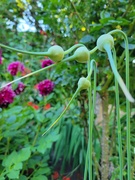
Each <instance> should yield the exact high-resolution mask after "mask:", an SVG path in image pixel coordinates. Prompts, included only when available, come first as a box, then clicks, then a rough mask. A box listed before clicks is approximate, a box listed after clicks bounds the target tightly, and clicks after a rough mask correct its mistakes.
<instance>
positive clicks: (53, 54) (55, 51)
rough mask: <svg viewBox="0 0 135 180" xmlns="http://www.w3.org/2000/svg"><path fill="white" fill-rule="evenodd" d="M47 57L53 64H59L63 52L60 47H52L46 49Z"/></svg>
mask: <svg viewBox="0 0 135 180" xmlns="http://www.w3.org/2000/svg"><path fill="white" fill-rule="evenodd" d="M48 53H49V55H48V56H49V57H50V58H51V59H52V60H53V61H54V62H59V61H61V60H62V59H63V57H64V50H63V48H62V47H61V46H58V45H54V46H52V47H50V48H49V49H48Z"/></svg>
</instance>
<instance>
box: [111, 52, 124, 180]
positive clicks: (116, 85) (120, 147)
mask: <svg viewBox="0 0 135 180" xmlns="http://www.w3.org/2000/svg"><path fill="white" fill-rule="evenodd" d="M113 58H114V62H115V65H116V67H117V62H116V52H115V49H113ZM115 97H116V113H117V126H118V151H119V164H120V180H123V151H122V137H121V122H120V111H119V110H120V106H119V104H120V102H119V87H118V82H117V80H116V78H115Z"/></svg>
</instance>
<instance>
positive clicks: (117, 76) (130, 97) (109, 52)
mask: <svg viewBox="0 0 135 180" xmlns="http://www.w3.org/2000/svg"><path fill="white" fill-rule="evenodd" d="M104 49H105V50H106V52H107V54H108V58H109V61H110V65H111V68H112V71H113V73H114V75H115V77H116V79H117V81H118V83H119V85H120V87H121V89H122V91H123V93H124V94H125V96H126V98H127V99H128V100H129V101H130V102H135V100H134V99H133V97H132V96H131V94H130V93H129V90H128V89H127V87H126V85H125V83H124V82H123V80H122V78H121V76H120V75H119V73H118V71H117V69H116V67H115V64H114V61H113V57H112V53H111V48H110V45H109V44H105V45H104Z"/></svg>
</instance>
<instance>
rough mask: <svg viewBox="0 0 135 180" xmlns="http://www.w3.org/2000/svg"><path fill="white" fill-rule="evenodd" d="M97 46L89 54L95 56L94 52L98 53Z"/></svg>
mask: <svg viewBox="0 0 135 180" xmlns="http://www.w3.org/2000/svg"><path fill="white" fill-rule="evenodd" d="M97 49H98V48H97V46H96V47H94V48H93V49H92V50H90V51H89V52H90V54H93V53H94V52H96V51H97Z"/></svg>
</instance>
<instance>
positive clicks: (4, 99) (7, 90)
mask: <svg viewBox="0 0 135 180" xmlns="http://www.w3.org/2000/svg"><path fill="white" fill-rule="evenodd" d="M14 97H15V93H14V91H13V89H12V88H11V86H6V87H4V88H3V89H2V90H0V107H1V108H4V107H8V105H9V104H11V103H12V102H13V100H14Z"/></svg>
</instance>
